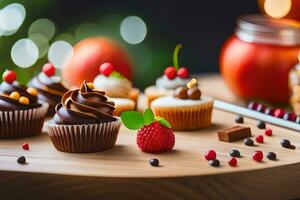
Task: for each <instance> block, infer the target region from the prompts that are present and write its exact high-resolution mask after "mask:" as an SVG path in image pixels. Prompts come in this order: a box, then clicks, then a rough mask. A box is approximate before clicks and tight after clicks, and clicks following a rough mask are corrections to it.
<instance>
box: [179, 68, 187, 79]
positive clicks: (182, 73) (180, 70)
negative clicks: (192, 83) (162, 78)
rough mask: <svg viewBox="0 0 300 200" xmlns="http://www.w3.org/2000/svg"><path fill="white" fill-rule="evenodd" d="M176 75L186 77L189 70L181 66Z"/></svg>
mask: <svg viewBox="0 0 300 200" xmlns="http://www.w3.org/2000/svg"><path fill="white" fill-rule="evenodd" d="M177 75H178V76H179V77H180V78H187V77H188V76H189V70H188V69H187V68H185V67H181V68H180V69H179V70H178V71H177Z"/></svg>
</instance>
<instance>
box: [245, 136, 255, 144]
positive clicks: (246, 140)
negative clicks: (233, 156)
mask: <svg viewBox="0 0 300 200" xmlns="http://www.w3.org/2000/svg"><path fill="white" fill-rule="evenodd" d="M244 144H245V145H247V146H254V141H253V140H252V139H250V138H245V139H244Z"/></svg>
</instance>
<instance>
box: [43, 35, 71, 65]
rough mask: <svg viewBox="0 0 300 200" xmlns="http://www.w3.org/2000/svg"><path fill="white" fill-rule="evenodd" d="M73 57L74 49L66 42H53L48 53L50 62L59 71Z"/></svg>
mask: <svg viewBox="0 0 300 200" xmlns="http://www.w3.org/2000/svg"><path fill="white" fill-rule="evenodd" d="M72 57H73V47H72V45H71V44H69V43H68V42H66V41H62V40H58V41H55V42H53V43H52V44H51V45H50V47H49V51H48V60H49V61H50V62H51V63H52V64H53V65H54V66H55V67H56V68H58V69H62V68H64V67H65V66H66V65H68V64H69V63H70V61H71V60H72Z"/></svg>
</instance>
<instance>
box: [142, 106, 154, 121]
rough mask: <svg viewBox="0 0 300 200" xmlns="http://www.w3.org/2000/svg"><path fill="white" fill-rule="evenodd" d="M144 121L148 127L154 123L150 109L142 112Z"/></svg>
mask: <svg viewBox="0 0 300 200" xmlns="http://www.w3.org/2000/svg"><path fill="white" fill-rule="evenodd" d="M144 121H145V125H149V124H152V122H153V121H154V114H153V112H152V110H151V108H147V109H146V110H145V112H144Z"/></svg>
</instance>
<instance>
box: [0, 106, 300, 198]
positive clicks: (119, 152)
mask: <svg viewBox="0 0 300 200" xmlns="http://www.w3.org/2000/svg"><path fill="white" fill-rule="evenodd" d="M234 118H235V115H234V114H231V113H227V112H223V111H219V110H214V111H213V125H212V126H211V128H208V129H204V130H199V131H193V132H176V145H175V148H174V151H172V152H167V153H160V154H148V153H143V152H141V151H140V150H139V149H138V147H137V146H136V144H135V138H136V132H135V131H129V130H128V129H126V128H125V127H121V130H120V133H119V137H118V140H117V144H116V146H115V148H114V149H112V150H108V151H104V152H99V153H82V154H74V153H63V152H59V151H57V150H56V149H55V148H54V147H53V145H52V143H51V141H50V139H49V138H48V136H47V133H46V131H45V132H44V133H43V134H42V135H40V136H37V137H32V138H26V139H16V140H1V141H0V170H1V171H2V172H1V173H0V174H1V176H0V177H2V178H0V187H2V186H1V185H6V183H7V180H10V183H11V184H13V185H18V184H19V183H18V181H19V179H22V180H24V179H27V180H29V183H30V186H29V185H27V184H25V185H27V186H24V185H23V186H22V188H23V189H25V188H26V187H29V188H30V187H35V188H34V189H33V190H34V191H35V190H37V191H36V193H35V195H38V194H39V192H40V193H44V192H49V191H51V189H53V190H57V189H59V190H63V191H64V192H63V193H51V194H49V195H50V196H49V197H55V198H63V197H65V196H64V195H68V194H71V195H72V194H73V195H75V194H74V191H76V188H77V190H79V191H81V193H80V194H81V195H82V194H85V195H99V194H101V195H108V194H109V195H113V196H117V197H122V198H125V197H128V198H139V199H143V198H146V197H147V198H148V197H149V198H152V197H153V198H154V197H155V198H156V199H160V197H161V198H167V197H172V198H173V199H176V198H182V197H184V198H185V197H188V198H189V199H199V198H200V197H202V198H209V199H214V198H222V199H226V198H228V199H235V198H237V199H239V198H242V197H243V199H247V198H248V197H249V199H251V198H253V197H255V198H256V197H258V196H259V195H260V196H259V197H263V198H269V197H270V198H271V197H272V198H273V197H275V198H281V197H284V198H285V197H289V198H296V197H300V191H299V190H297V189H295V190H292V189H293V187H294V186H295V188H297V187H298V186H297V185H295V184H299V182H300V165H299V164H298V163H300V149H299V147H300V134H299V133H297V132H294V131H291V130H287V129H283V128H280V127H276V126H273V125H268V124H267V128H271V129H272V130H273V134H274V135H273V136H272V137H268V136H264V139H265V142H264V143H263V144H257V143H256V146H254V147H249V146H245V145H244V144H243V142H242V141H238V142H233V143H226V142H221V141H219V140H218V137H217V131H218V130H219V129H224V128H228V127H231V126H234V125H236V123H235V122H234ZM244 121H245V123H244V124H243V125H244V126H250V127H251V130H252V135H253V136H256V135H258V134H263V133H264V130H261V129H258V128H256V123H257V122H256V121H255V120H252V119H248V118H245V119H244ZM281 139H289V140H290V141H291V143H292V144H294V145H295V146H296V147H297V148H296V150H290V149H284V148H282V147H281V145H280V140H281ZM24 142H26V143H28V144H29V145H30V150H29V151H25V150H23V149H22V148H21V145H22V144H23V143H24ZM209 149H214V150H215V151H216V152H217V158H218V159H219V160H220V162H221V166H220V167H218V168H214V167H211V166H209V164H208V162H207V161H206V160H205V159H204V158H203V155H204V153H205V152H206V151H207V150H209ZM232 149H238V150H239V151H240V152H241V155H242V157H241V158H238V166H237V167H230V166H229V165H228V164H227V161H228V159H229V152H230V150H232ZM255 150H262V151H263V152H264V154H266V153H267V152H269V151H273V152H275V153H276V154H277V157H278V160H277V161H270V160H268V159H267V158H266V157H264V160H263V162H261V163H258V162H255V161H253V160H252V158H251V155H252V153H253V152H254V151H255ZM20 155H24V156H25V157H26V159H27V164H25V165H20V164H18V163H17V162H16V160H17V157H18V156H20ZM151 158H158V159H159V161H160V164H161V166H160V167H151V166H150V165H149V163H148V160H149V159H151ZM25 172H27V173H25ZM28 172H29V173H28ZM50 174H52V175H50ZM66 175H72V176H66ZM12 180H13V181H12ZM41 180H43V181H42V182H43V184H46V185H48V184H49V185H50V186H49V187H46V188H45V187H40V186H37V185H39V183H40V181H41ZM14 181H15V182H14ZM51 181H52V182H51ZM63 181H64V182H63ZM57 182H59V183H60V184H61V185H62V186H61V187H60V186H58V185H55V184H54V183H57ZM63 183H65V185H64V184H63ZM87 183H89V184H92V183H94V184H96V185H97V186H98V187H96V188H95V187H94V185H90V187H91V188H93V189H94V190H92V189H91V188H90V189H88V187H83V188H82V186H83V185H85V184H87ZM51 184H52V185H51ZM53 184H54V185H53ZM89 184H88V185H89ZM106 184H111V187H104V190H103V185H106ZM268 184H269V185H268ZM106 186H107V185H106ZM19 187H20V185H19ZM19 187H17V188H19ZM136 187H137V188H138V190H140V191H141V192H140V191H139V192H135V191H136V189H135V188H136ZM257 187H258V188H257ZM259 187H261V188H260V189H259ZM4 188H5V186H4ZM36 188H38V189H36ZM70 188H71V189H70ZM74 188H75V189H74ZM101 188H102V190H101ZM112 188H113V189H112ZM116 188H118V189H119V190H117V189H116ZM149 188H150V190H151V188H152V190H154V191H156V193H155V194H153V193H151V192H147V191H148V190H149ZM251 188H252V189H258V190H259V191H258V192H256V191H255V192H251V191H249V190H248V189H251ZM262 188H263V189H262ZM2 189H3V188H2ZM7 190H8V191H7ZM7 190H5V189H3V190H0V197H1V196H2V195H5V194H8V193H11V195H15V196H14V197H16V198H20V197H22V198H24V197H25V198H26V197H31V196H26V195H30V193H29V192H25V190H24V192H23V193H22V195H21V196H20V195H17V193H15V191H14V190H11V189H7ZM27 190H28V188H27V189H26V191H27ZM116 191H118V192H116ZM268 191H269V192H268ZM287 193H288V194H287ZM146 194H147V195H146ZM31 195H32V193H31ZM51 195H52V196H51ZM53 195H54V196H53ZM55 195H56V196H55ZM151 195H152V196H151ZM153 195H154V196H153ZM182 195H183V196H182ZM244 195H246V196H244ZM280 195H281V196H280ZM287 195H289V196H287ZM298 195H299V196H298ZM2 197H3V196H2ZM37 197H38V196H37ZM76 197H77V198H79V197H80V195H79V196H76ZM90 197H93V196H90ZM109 197H112V196H109Z"/></svg>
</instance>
